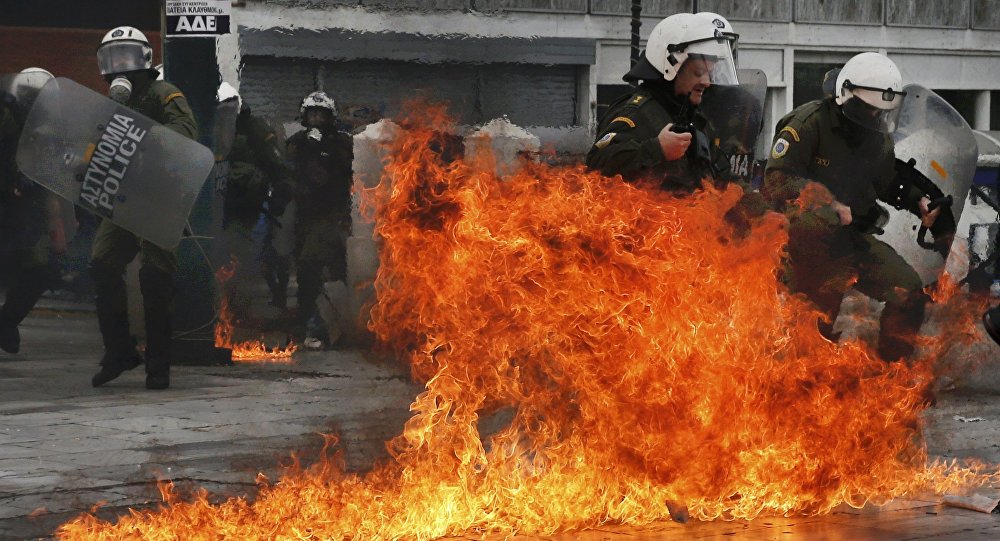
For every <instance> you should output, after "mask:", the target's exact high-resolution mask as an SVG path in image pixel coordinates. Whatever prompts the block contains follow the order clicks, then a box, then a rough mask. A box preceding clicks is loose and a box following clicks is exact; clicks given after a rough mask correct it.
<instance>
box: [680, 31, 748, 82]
mask: <svg viewBox="0 0 1000 541" xmlns="http://www.w3.org/2000/svg"><path fill="white" fill-rule="evenodd" d="M732 47H733V41H732V40H731V39H730V38H727V37H726V36H722V35H720V36H718V37H715V38H708V39H704V40H700V41H695V42H692V43H690V44H689V45H688V46H687V47H686V48H685V49H684V52H685V53H687V55H688V58H700V59H704V60H707V61H709V62H712V63H713V66H712V70H711V73H709V79H710V80H711V82H712V84H713V85H738V84H740V81H739V78H737V77H736V62H735V61H734V60H733V48H732Z"/></svg>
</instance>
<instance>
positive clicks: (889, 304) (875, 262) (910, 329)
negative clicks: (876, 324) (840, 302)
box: [855, 235, 930, 362]
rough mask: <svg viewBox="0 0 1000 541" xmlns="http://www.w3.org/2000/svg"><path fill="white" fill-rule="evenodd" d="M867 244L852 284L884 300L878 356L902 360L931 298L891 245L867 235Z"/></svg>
mask: <svg viewBox="0 0 1000 541" xmlns="http://www.w3.org/2000/svg"><path fill="white" fill-rule="evenodd" d="M868 243H869V246H870V247H869V250H868V252H867V253H866V254H865V257H864V259H863V261H862V262H861V265H860V267H859V270H860V272H859V276H858V283H857V285H856V286H855V287H856V288H857V289H858V291H861V292H862V293H864V294H865V295H868V296H869V297H872V298H875V299H878V300H880V301H883V302H885V308H884V309H883V310H882V317H881V321H880V324H881V327H880V328H879V340H878V354H879V356H880V357H881V358H882V360H884V361H888V362H894V361H899V360H904V359H906V358H908V357H909V356H910V355H911V354H912V353H913V350H914V347H915V345H916V344H915V342H916V337H917V333H918V332H919V331H920V326H921V325H922V324H923V322H924V310H925V307H926V306H927V302H928V301H930V298H929V297H928V296H927V294H926V293H924V292H923V290H922V288H923V282H922V281H921V280H920V275H919V274H917V271H915V270H913V267H911V266H910V265H909V263H907V262H906V260H904V259H903V258H902V256H900V255H899V254H898V253H896V251H895V250H894V249H893V248H892V247H891V246H889V245H888V244H886V243H884V242H882V241H880V240H877V239H875V238H874V237H871V236H870V235H869V236H868Z"/></svg>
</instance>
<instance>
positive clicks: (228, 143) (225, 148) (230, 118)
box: [212, 99, 240, 161]
mask: <svg viewBox="0 0 1000 541" xmlns="http://www.w3.org/2000/svg"><path fill="white" fill-rule="evenodd" d="M239 114H240V102H239V100H236V99H231V100H226V101H224V102H222V103H219V104H217V105H216V106H215V124H214V125H213V126H212V135H213V138H212V140H213V141H215V156H216V159H217V160H220V161H221V160H224V159H226V158H227V157H228V156H229V151H230V150H232V149H233V142H234V141H235V140H236V117H237V116H239Z"/></svg>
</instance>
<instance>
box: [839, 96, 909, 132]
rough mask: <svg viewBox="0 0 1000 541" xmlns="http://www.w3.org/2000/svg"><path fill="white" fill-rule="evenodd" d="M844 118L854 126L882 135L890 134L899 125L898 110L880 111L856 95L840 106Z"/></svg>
mask: <svg viewBox="0 0 1000 541" xmlns="http://www.w3.org/2000/svg"><path fill="white" fill-rule="evenodd" d="M841 110H842V111H844V116H846V117H847V118H849V119H850V120H851V121H852V122H854V123H855V124H858V125H859V126H861V127H863V128H866V129H869V130H875V131H878V132H882V133H892V132H894V131H896V126H898V125H899V112H900V109H899V108H898V107H897V108H895V109H880V108H878V107H875V106H873V105H871V104H869V103H868V102H867V101H865V100H864V99H862V98H861V97H860V96H858V95H854V96H851V98H850V99H848V100H847V101H845V102H844V105H842V106H841Z"/></svg>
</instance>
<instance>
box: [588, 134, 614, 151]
mask: <svg viewBox="0 0 1000 541" xmlns="http://www.w3.org/2000/svg"><path fill="white" fill-rule="evenodd" d="M615 135H618V134H616V133H615V132H608V133H606V134H604V137H601V138H600V139H598V140H597V142H596V143H594V146H595V147H597V148H604V147H606V146H608V143H610V142H611V140H612V139H614V138H615Z"/></svg>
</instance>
